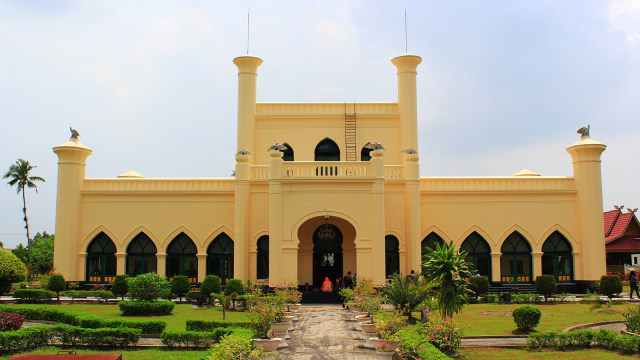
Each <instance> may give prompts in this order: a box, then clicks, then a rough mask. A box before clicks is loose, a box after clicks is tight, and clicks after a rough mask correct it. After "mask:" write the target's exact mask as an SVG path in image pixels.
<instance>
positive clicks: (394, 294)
mask: <svg viewBox="0 0 640 360" xmlns="http://www.w3.org/2000/svg"><path fill="white" fill-rule="evenodd" d="M390 280H391V281H390V282H389V283H388V284H387V285H385V287H384V288H382V291H383V292H384V293H385V294H386V295H387V298H388V299H389V302H390V303H391V304H392V305H393V307H395V308H396V310H398V311H401V312H402V314H403V315H406V316H408V317H409V319H411V318H412V317H413V315H412V314H411V312H412V311H413V310H415V308H417V307H418V306H420V304H422V302H423V301H425V300H426V299H427V297H428V296H429V291H430V289H431V288H433V285H432V284H428V285H427V284H425V283H424V281H421V280H420V279H416V280H415V281H412V280H410V279H407V278H404V277H403V276H402V275H401V274H393V275H391V279H390Z"/></svg>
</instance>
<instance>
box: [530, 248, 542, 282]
mask: <svg viewBox="0 0 640 360" xmlns="http://www.w3.org/2000/svg"><path fill="white" fill-rule="evenodd" d="M531 265H532V266H531V267H532V270H533V273H532V277H531V281H536V278H537V277H538V276H540V275H542V252H541V251H534V252H532V253H531Z"/></svg>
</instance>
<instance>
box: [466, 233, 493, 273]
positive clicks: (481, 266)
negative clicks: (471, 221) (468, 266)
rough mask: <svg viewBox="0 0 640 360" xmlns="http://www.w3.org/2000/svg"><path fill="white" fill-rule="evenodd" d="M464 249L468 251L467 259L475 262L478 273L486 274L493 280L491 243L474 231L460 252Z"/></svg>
mask: <svg viewBox="0 0 640 360" xmlns="http://www.w3.org/2000/svg"><path fill="white" fill-rule="evenodd" d="M462 251H466V252H467V257H466V258H465V260H466V261H470V262H472V263H473V267H474V269H475V270H476V271H477V272H478V275H481V276H486V277H488V278H489V280H491V247H490V246H489V243H487V241H486V240H485V239H484V238H483V237H482V236H480V234H478V233H477V232H475V231H474V232H472V233H471V235H469V236H467V238H466V239H465V240H464V241H463V242H462V245H460V252H462Z"/></svg>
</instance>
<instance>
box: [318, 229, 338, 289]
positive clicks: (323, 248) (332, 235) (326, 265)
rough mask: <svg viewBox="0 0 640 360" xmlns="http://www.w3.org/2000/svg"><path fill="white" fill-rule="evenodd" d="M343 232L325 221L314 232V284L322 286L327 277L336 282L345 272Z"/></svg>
mask: <svg viewBox="0 0 640 360" xmlns="http://www.w3.org/2000/svg"><path fill="white" fill-rule="evenodd" d="M342 264H343V257H342V232H341V231H340V229H338V227H337V226H335V225H332V224H328V223H325V224H323V225H321V226H319V227H318V228H317V229H316V230H315V231H314V232H313V286H314V287H320V286H322V282H323V281H324V279H325V278H326V277H328V278H329V280H331V282H333V283H335V280H336V279H337V278H339V277H342V274H343V268H342Z"/></svg>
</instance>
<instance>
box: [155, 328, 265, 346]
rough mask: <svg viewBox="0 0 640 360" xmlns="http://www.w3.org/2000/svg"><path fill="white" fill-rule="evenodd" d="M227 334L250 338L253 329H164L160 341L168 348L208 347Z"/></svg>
mask: <svg viewBox="0 0 640 360" xmlns="http://www.w3.org/2000/svg"><path fill="white" fill-rule="evenodd" d="M227 335H235V336H243V337H248V338H251V337H253V331H251V330H249V329H244V328H239V327H219V328H215V329H213V331H207V332H202V331H165V332H163V333H162V343H163V344H165V345H166V346H167V347H169V348H173V347H176V346H191V347H210V346H211V345H213V344H215V343H216V342H218V341H220V339H222V337H223V336H227Z"/></svg>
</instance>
